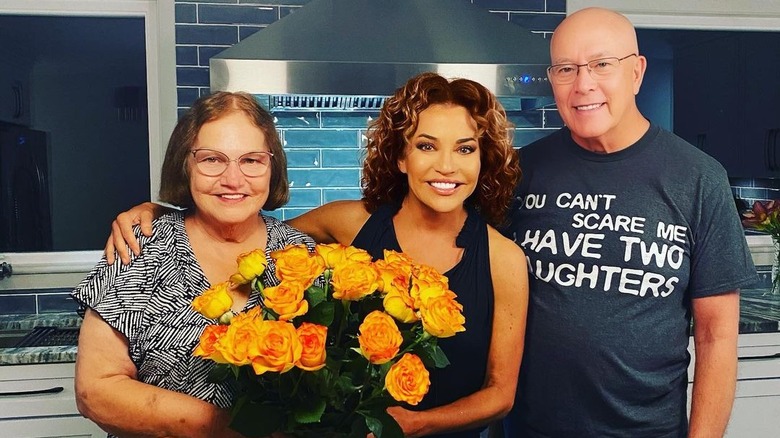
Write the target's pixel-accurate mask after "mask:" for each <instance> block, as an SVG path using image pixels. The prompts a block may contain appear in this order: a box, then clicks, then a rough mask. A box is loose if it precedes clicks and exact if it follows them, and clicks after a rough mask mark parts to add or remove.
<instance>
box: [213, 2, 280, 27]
mask: <svg viewBox="0 0 780 438" xmlns="http://www.w3.org/2000/svg"><path fill="white" fill-rule="evenodd" d="M278 16H279V12H278V10H277V7H275V6H268V5H267V4H266V5H264V6H239V5H198V22H199V23H205V24H263V25H268V24H271V23H273V22H274V21H276V19H277V17H278Z"/></svg>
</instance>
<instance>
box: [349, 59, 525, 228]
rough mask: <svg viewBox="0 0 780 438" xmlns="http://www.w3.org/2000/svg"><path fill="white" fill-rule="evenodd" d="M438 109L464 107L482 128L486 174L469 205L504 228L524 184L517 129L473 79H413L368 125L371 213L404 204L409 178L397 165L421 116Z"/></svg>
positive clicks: (366, 176) (366, 180)
mask: <svg viewBox="0 0 780 438" xmlns="http://www.w3.org/2000/svg"><path fill="white" fill-rule="evenodd" d="M434 104H455V105H458V106H462V107H463V108H465V109H466V110H467V111H468V112H469V114H471V117H472V118H473V119H474V120H475V121H476V122H477V126H478V140H479V150H480V160H481V169H480V172H479V181H478V184H477V188H476V189H475V190H474V193H472V194H471V196H469V198H468V199H467V200H466V203H467V204H470V205H472V206H474V207H475V208H476V209H477V211H479V212H480V213H481V214H482V216H483V217H484V218H485V220H486V221H487V222H488V223H490V224H491V225H493V226H496V227H498V226H501V225H503V224H504V220H505V218H506V214H507V211H508V210H509V206H510V204H511V202H512V198H513V197H514V190H515V185H516V184H517V182H518V181H519V180H520V164H519V162H518V157H517V152H516V151H515V150H514V149H513V148H512V133H513V125H512V124H511V123H510V122H509V121H508V120H507V118H506V112H505V111H504V108H503V107H502V106H501V103H500V102H498V100H497V99H496V97H495V96H494V95H493V93H491V92H490V91H489V90H488V89H487V88H485V87H484V86H482V85H480V84H479V83H477V82H474V81H472V80H469V79H454V80H452V81H449V80H447V79H445V78H444V77H442V76H440V75H438V74H436V73H422V74H420V75H417V76H415V77H413V78H411V79H410V80H409V81H408V82H407V83H406V84H405V85H404V86H402V87H401V88H399V89H397V90H396V92H395V94H394V95H393V96H392V97H390V98H388V99H387V100H386V101H385V103H384V105H382V109H381V111H380V113H379V117H378V118H377V119H376V120H374V121H373V122H371V124H370V125H369V127H368V134H367V135H368V142H367V144H366V159H365V161H364V162H363V174H362V176H361V184H362V187H363V203H364V204H365V206H366V209H367V210H368V211H369V212H373V211H374V210H376V208H377V207H378V206H380V205H382V204H387V203H400V202H401V201H402V200H403V198H404V197H405V196H406V194H407V193H408V191H409V185H408V180H407V176H406V175H405V174H404V173H402V172H401V171H400V170H399V169H398V160H399V159H401V158H403V155H404V152H405V150H406V145H407V144H408V143H409V141H410V140H411V138H412V136H413V135H414V132H415V130H416V129H417V123H418V120H419V115H420V113H421V112H422V111H423V110H425V109H426V108H428V107H429V106H431V105H434Z"/></svg>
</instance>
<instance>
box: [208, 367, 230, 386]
mask: <svg viewBox="0 0 780 438" xmlns="http://www.w3.org/2000/svg"><path fill="white" fill-rule="evenodd" d="M232 368H234V367H233V366H231V365H229V364H226V363H216V364H214V366H213V367H212V368H211V370H209V375H208V376H207V377H206V381H207V382H209V383H219V382H224V381H225V380H227V378H228V377H230V375H231V374H233V375H235V373H234V372H233V370H232Z"/></svg>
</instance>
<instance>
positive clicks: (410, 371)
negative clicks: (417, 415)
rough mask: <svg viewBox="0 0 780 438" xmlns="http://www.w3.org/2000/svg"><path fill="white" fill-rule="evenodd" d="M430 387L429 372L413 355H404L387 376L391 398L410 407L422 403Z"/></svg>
mask: <svg viewBox="0 0 780 438" xmlns="http://www.w3.org/2000/svg"><path fill="white" fill-rule="evenodd" d="M453 383H454V382H453ZM430 386H431V381H430V374H429V373H428V370H426V369H425V365H423V363H422V360H420V358H419V357H417V356H415V355H414V354H412V353H406V354H404V355H403V356H402V357H401V359H399V360H398V362H396V363H394V364H393V366H391V367H390V370H389V371H388V372H387V375H386V376H385V389H387V392H388V393H389V394H390V396H391V397H393V398H394V399H395V400H397V401H400V402H406V403H409V404H410V405H416V404H417V403H420V401H421V400H422V399H423V397H425V394H427V393H428V388H430Z"/></svg>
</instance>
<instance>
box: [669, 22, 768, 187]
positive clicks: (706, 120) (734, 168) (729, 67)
mask: <svg viewBox="0 0 780 438" xmlns="http://www.w3.org/2000/svg"><path fill="white" fill-rule="evenodd" d="M717 35H718V36H716V37H714V38H712V39H711V40H707V41H703V42H701V43H697V44H693V45H690V46H688V47H683V48H680V49H678V50H677V52H676V53H675V64H674V65H675V67H674V87H675V88H676V89H678V90H684V91H681V92H678V93H675V99H674V131H675V133H676V134H677V135H679V136H680V137H682V138H684V139H685V140H687V141H688V142H690V143H692V144H694V145H696V146H697V147H699V148H700V149H702V150H703V151H704V152H707V153H708V154H709V155H711V156H712V157H714V158H715V159H717V160H718V161H720V163H721V164H723V166H724V167H725V168H726V170H727V171H728V173H729V176H734V177H776V176H780V135H778V132H780V106H778V105H777V102H778V99H779V98H780V83H778V82H777V81H776V79H775V78H774V76H776V75H777V71H778V69H779V68H780V53H778V50H777V47H778V45H780V33H773V32H760V33H751V32H721V33H718V34H717Z"/></svg>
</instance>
